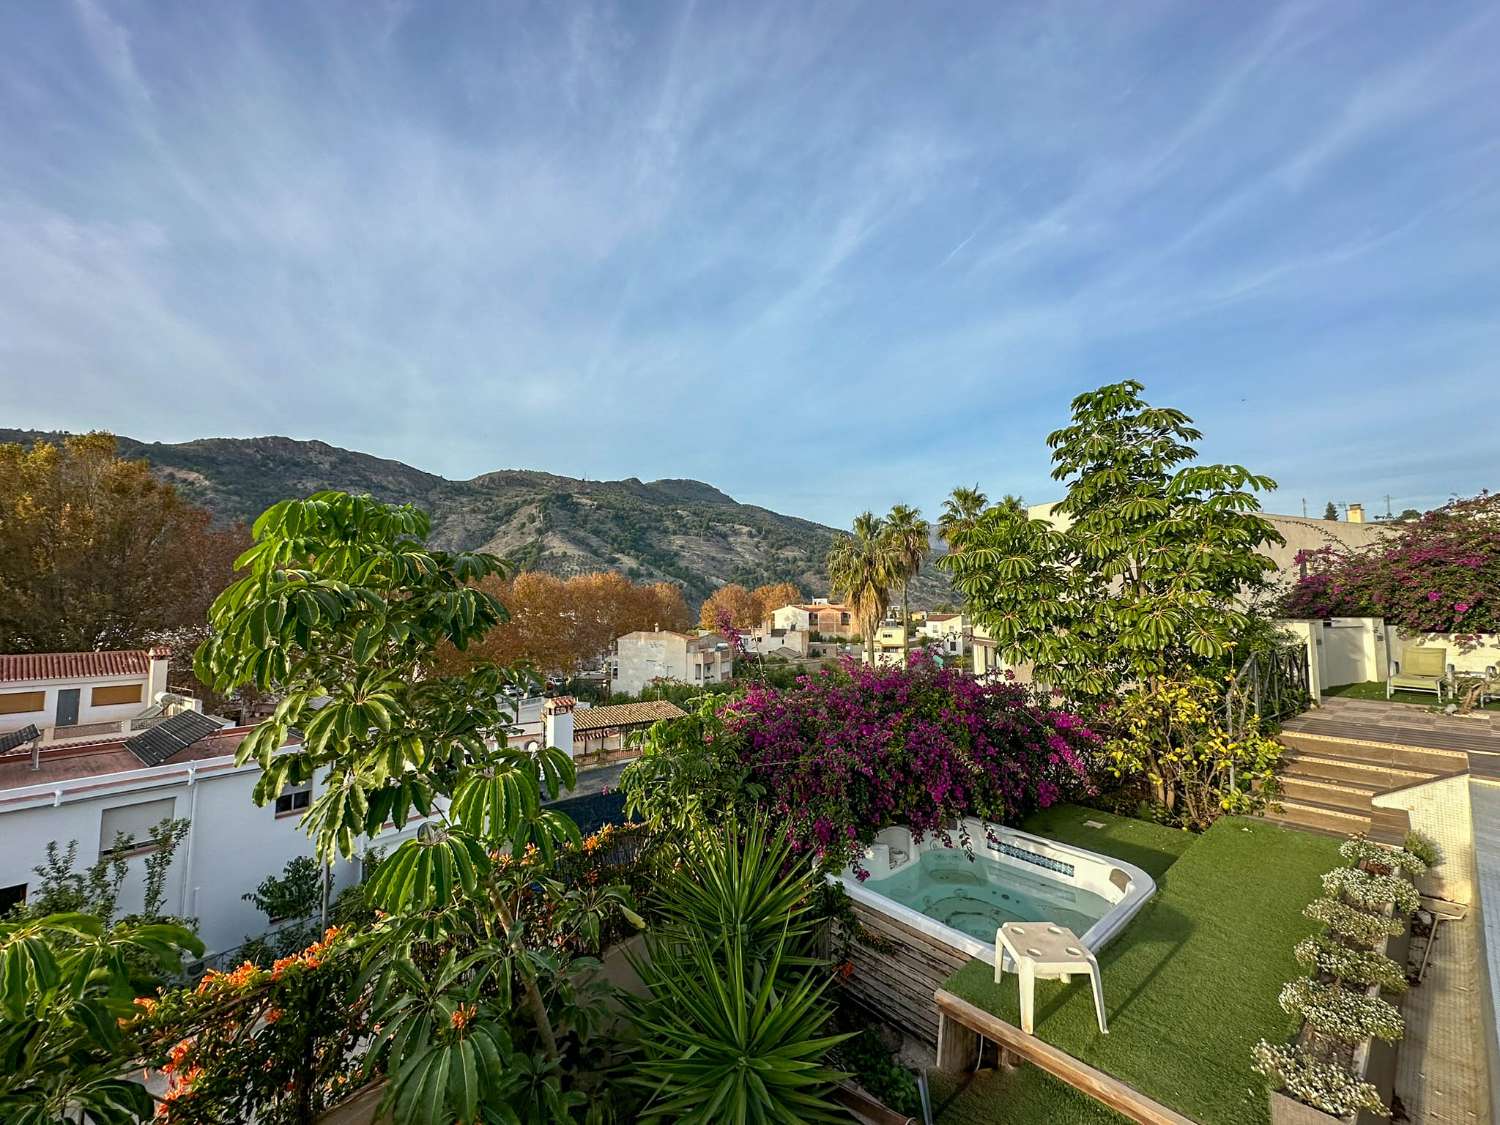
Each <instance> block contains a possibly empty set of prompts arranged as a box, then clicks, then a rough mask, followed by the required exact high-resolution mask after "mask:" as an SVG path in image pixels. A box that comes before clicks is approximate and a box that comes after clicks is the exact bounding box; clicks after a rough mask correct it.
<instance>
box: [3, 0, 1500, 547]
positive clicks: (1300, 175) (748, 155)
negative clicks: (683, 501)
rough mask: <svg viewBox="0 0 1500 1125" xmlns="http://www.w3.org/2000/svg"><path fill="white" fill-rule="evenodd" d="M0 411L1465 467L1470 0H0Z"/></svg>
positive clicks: (784, 455) (409, 454)
mask: <svg viewBox="0 0 1500 1125" xmlns="http://www.w3.org/2000/svg"><path fill="white" fill-rule="evenodd" d="M0 44H3V46H0V152H3V153H4V157H3V159H0V263H3V264H4V269H3V270H0V424H4V425H12V426H26V427H45V428H68V429H88V428H107V429H114V430H117V431H118V432H121V433H128V434H131V435H132V436H135V437H139V438H143V439H148V440H153V439H154V440H163V441H180V440H186V439H189V438H193V437H201V436H211V435H251V434H265V433H284V434H290V435H293V436H297V437H317V438H322V439H324V440H327V441H330V442H333V443H334V444H338V445H345V446H349V447H353V448H357V449H363V450H366V451H368V452H371V453H376V454H379V455H382V456H388V457H395V458H399V459H401V460H404V461H408V462H410V463H412V464H415V465H417V466H420V467H422V468H426V469H429V470H432V471H436V472H441V473H443V474H445V475H448V476H455V477H464V476H471V475H474V474H477V473H480V472H484V471H487V470H490V469H495V468H501V467H525V468H540V469H547V470H550V471H553V472H558V473H565V474H570V475H575V476H590V477H595V478H598V477H622V476H639V477H641V478H643V479H651V478H654V477H662V476H691V477H698V478H701V479H704V480H708V481H710V482H712V483H714V484H717V485H719V486H720V487H722V488H724V489H725V490H726V491H729V492H730V493H732V494H733V495H735V496H736V497H738V498H740V499H742V500H746V501H751V502H755V503H761V504H765V505H767V506H770V507H774V508H777V509H780V510H782V511H788V512H793V513H797V514H802V515H807V516H811V517H814V518H818V519H822V520H825V521H827V522H831V523H836V524H842V523H845V522H846V521H847V520H848V519H849V517H850V516H851V515H852V514H853V513H854V512H856V511H858V510H860V509H862V508H864V507H867V506H870V507H875V508H879V509H883V508H885V507H888V506H889V505H890V504H891V503H893V502H895V501H906V502H911V503H916V504H919V505H922V506H923V507H924V508H926V509H928V511H929V512H932V511H933V510H935V509H936V507H937V504H938V502H939V500H940V499H941V497H942V496H943V495H944V494H946V492H947V491H948V490H949V489H950V488H951V487H952V486H953V485H955V484H960V483H964V484H973V483H975V482H978V483H980V484H981V485H982V486H984V487H985V488H986V489H988V490H989V491H990V492H991V493H992V494H999V493H1002V492H1006V491H1011V492H1019V493H1021V494H1023V495H1025V496H1026V498H1027V499H1028V500H1032V501H1040V500H1045V499H1050V498H1052V497H1053V495H1054V493H1055V491H1056V488H1055V486H1054V485H1052V483H1051V482H1050V481H1049V480H1048V477H1047V472H1048V461H1047V451H1046V448H1045V445H1044V438H1045V435H1046V434H1047V432H1048V431H1050V430H1051V429H1053V428H1054V427H1056V426H1057V425H1059V424H1061V423H1062V422H1063V421H1064V419H1065V416H1066V406H1067V401H1068V400H1069V399H1070V398H1071V396H1072V395H1074V394H1076V393H1077V392H1078V391H1080V390H1082V389H1085V388H1087V387H1090V386H1095V385H1098V384H1100V383H1103V382H1109V381H1114V380H1116V379H1120V378H1125V377H1134V378H1138V379H1140V380H1142V381H1143V382H1145V383H1146V384H1147V388H1148V395H1149V397H1150V398H1151V399H1152V400H1153V401H1157V402H1160V403H1164V404H1171V405H1176V406H1179V407H1181V408H1183V409H1185V410H1187V411H1188V412H1189V413H1190V414H1192V415H1193V416H1194V417H1195V418H1196V419H1197V420H1198V422H1199V425H1200V428H1202V429H1203V430H1204V431H1205V434H1206V435H1207V438H1206V441H1205V444H1204V448H1203V451H1204V455H1205V456H1206V457H1208V458H1211V459H1214V460H1233V461H1240V462H1243V463H1245V464H1248V465H1249V466H1250V467H1251V468H1253V469H1255V470H1257V471H1261V472H1266V473H1269V474H1271V475H1272V476H1274V477H1276V478H1278V479H1279V480H1280V481H1281V483H1282V489H1281V491H1280V492H1279V493H1278V494H1277V495H1276V496H1274V497H1272V498H1271V500H1270V502H1269V504H1268V506H1269V507H1270V508H1271V509H1273V510H1277V511H1285V512H1299V511H1300V510H1301V503H1302V498H1303V497H1306V499H1307V502H1308V506H1309V508H1310V509H1312V510H1314V511H1315V512H1321V509H1322V507H1323V504H1324V502H1325V501H1327V500H1328V499H1335V500H1338V501H1351V500H1360V501H1363V502H1364V503H1365V504H1366V506H1367V508H1371V509H1376V510H1383V508H1384V504H1385V500H1384V497H1385V495H1386V494H1387V493H1389V494H1390V495H1391V496H1392V498H1393V501H1392V502H1393V504H1394V505H1395V507H1396V508H1397V509H1400V508H1402V507H1406V506H1408V505H1411V506H1417V507H1424V506H1428V505H1430V504H1433V503H1437V502H1441V501H1442V500H1443V499H1445V498H1446V497H1447V496H1448V494H1449V493H1450V492H1454V491H1457V492H1466V491H1474V490H1477V489H1478V488H1480V487H1483V486H1495V485H1497V484H1500V481H1497V479H1496V477H1495V476H1494V470H1495V467H1496V465H1497V463H1500V110H1497V106H1500V66H1497V65H1496V58H1497V57H1500V8H1497V7H1496V6H1495V5H1494V4H1492V3H1466V2H1464V0H1445V2H1444V3H1442V4H1420V5H1418V4H1407V3H1383V2H1377V0H1369V2H1367V3H1354V2H1348V3H1344V2H1332V3H1308V4H1273V3H1267V4H1205V3H1201V2H1189V3H1182V4H1166V3H1150V2H1131V3H1127V4H1120V3H1099V4H1083V3H1079V4H1040V3H1029V2H1028V3H1017V4H999V3H994V4H988V3H984V4H981V3H975V4H962V5H939V4H926V3H920V4H911V3H890V4H883V3H862V4H856V3H840V2H836V0H833V2H827V3H816V4H808V3H805V2H801V0H798V2H794V3H788V4H784V5H774V4H763V3H755V4H747V5H744V6H740V7H731V6H728V5H724V4H707V3H705V4H700V5H697V6H693V5H675V4H673V5H669V4H648V3H622V4H620V5H618V6H613V7H611V6H573V5H567V4H552V3H539V4H536V5H534V6H521V5H502V4H484V3H477V2H476V3H465V4H419V3H409V4H396V3H387V4H384V5H382V4H377V3H369V2H358V3H355V2H350V3H335V2H332V0H318V2H316V3H308V4H306V5H298V4H294V3H292V2H290V0H278V2H276V3H264V4H256V3H249V2H235V3H229V2H224V3H201V2H191V3H186V2H185V3H175V4H174V3H164V2H161V0H140V2H137V3H116V2H110V0H77V2H61V0H59V2H57V3H51V2H35V3H29V2H21V3H12V4H6V5H4V6H3V7H0Z"/></svg>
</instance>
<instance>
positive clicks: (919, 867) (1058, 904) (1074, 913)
mask: <svg viewBox="0 0 1500 1125" xmlns="http://www.w3.org/2000/svg"><path fill="white" fill-rule="evenodd" d="M878 885H879V893H880V894H882V895H884V896H885V897H886V898H888V899H891V900H893V901H895V902H898V903H900V904H901V905H903V906H907V907H910V908H911V909H912V910H915V911H917V912H918V913H919V914H925V915H926V916H927V917H929V918H933V919H936V920H937V921H939V922H941V923H943V925H945V926H951V927H952V928H953V929H955V930H958V931H959V932H960V933H964V934H968V935H969V936H970V937H973V938H977V939H979V940H980V941H985V942H993V941H994V940H995V931H996V930H997V929H998V928H999V927H1000V925H1001V923H1003V922H1036V921H1041V920H1046V921H1049V922H1056V923H1058V924H1060V925H1063V926H1066V927H1068V929H1070V930H1072V931H1073V932H1074V933H1075V934H1082V933H1085V932H1086V931H1087V930H1089V929H1090V928H1091V927H1092V926H1093V925H1094V923H1095V922H1097V921H1099V919H1101V918H1103V917H1104V916H1105V915H1106V914H1108V913H1109V912H1110V910H1111V909H1112V908H1113V905H1114V904H1113V903H1111V902H1110V901H1109V900H1107V899H1105V898H1104V897H1103V896H1102V895H1097V894H1094V893H1093V892H1092V891H1086V890H1083V889H1081V888H1078V887H1071V886H1068V885H1067V884H1066V883H1061V882H1059V881H1057V880H1056V879H1051V878H1044V877H1039V876H1036V875H1032V874H1031V873H1030V872H1028V871H1022V870H1018V869H1017V868H1016V867H1014V866H1012V865H1008V864H1002V863H998V862H996V861H995V860H992V859H990V858H989V857H987V856H986V855H984V854H982V853H978V852H976V854H975V855H974V857H973V858H972V859H971V858H970V857H969V856H968V855H967V854H966V853H965V852H964V851H963V850H961V849H958V848H952V849H948V848H944V849H941V850H934V851H924V852H922V853H921V854H920V855H918V856H917V857H916V859H915V861H914V862H911V863H908V864H907V865H906V866H905V867H904V868H903V869H901V870H899V871H897V872H895V873H894V874H892V875H891V876H889V877H888V878H885V879H882V880H880V882H879V884H878ZM872 889H873V888H872Z"/></svg>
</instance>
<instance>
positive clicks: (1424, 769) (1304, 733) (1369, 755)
mask: <svg viewBox="0 0 1500 1125" xmlns="http://www.w3.org/2000/svg"><path fill="white" fill-rule="evenodd" d="M1277 737H1278V738H1279V740H1280V741H1281V743H1282V745H1284V746H1290V747H1292V748H1293V749H1294V750H1305V751H1307V752H1308V753H1309V754H1317V755H1318V756H1320V757H1325V758H1341V759H1344V760H1346V761H1354V762H1361V763H1364V764H1367V765H1381V766H1390V767H1392V768H1395V769H1403V770H1413V771H1416V772H1418V773H1423V774H1428V775H1431V776H1436V775H1438V774H1451V773H1456V772H1460V771H1462V770H1464V769H1466V768H1467V767H1468V756H1467V755H1466V754H1464V753H1462V752H1461V751H1456V750H1437V749H1433V748H1432V747H1424V746H1406V745H1402V744H1399V743H1384V742H1370V741H1362V740H1359V739H1355V738H1351V737H1346V736H1342V735H1338V734H1333V733H1323V732H1320V731H1318V730H1317V729H1316V727H1315V726H1313V725H1311V724H1309V725H1307V726H1302V727H1298V728H1297V729H1295V730H1283V731H1282V732H1281V734H1280V735H1278V736H1277Z"/></svg>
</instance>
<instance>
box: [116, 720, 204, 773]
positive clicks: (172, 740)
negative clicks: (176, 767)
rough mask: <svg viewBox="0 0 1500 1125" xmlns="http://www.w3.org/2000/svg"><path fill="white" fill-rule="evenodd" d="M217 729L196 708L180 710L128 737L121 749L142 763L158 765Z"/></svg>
mask: <svg viewBox="0 0 1500 1125" xmlns="http://www.w3.org/2000/svg"><path fill="white" fill-rule="evenodd" d="M218 731H219V724H218V723H217V722H215V721H214V720H213V719H210V718H209V717H208V716H207V715H203V714H200V713H198V712H197V711H182V712H180V713H178V714H176V715H173V716H172V717H171V718H170V719H163V720H162V721H161V722H159V723H157V724H156V725H155V726H154V727H152V728H151V729H150V730H147V731H143V732H142V733H140V734H138V735H136V736H135V737H134V738H132V739H129V740H128V741H127V742H126V743H125V749H127V750H129V751H130V752H131V753H132V754H134V755H135V756H136V757H137V758H139V759H140V760H141V761H142V762H144V763H146V765H148V766H159V765H161V764H162V763H163V762H165V761H166V760H167V759H168V758H170V757H171V756H172V755H173V754H176V753H177V752H178V751H179V750H186V749H187V748H188V747H189V746H191V745H192V744H193V743H195V742H197V741H199V740H200V739H204V738H207V737H208V736H209V735H211V734H217V733H218Z"/></svg>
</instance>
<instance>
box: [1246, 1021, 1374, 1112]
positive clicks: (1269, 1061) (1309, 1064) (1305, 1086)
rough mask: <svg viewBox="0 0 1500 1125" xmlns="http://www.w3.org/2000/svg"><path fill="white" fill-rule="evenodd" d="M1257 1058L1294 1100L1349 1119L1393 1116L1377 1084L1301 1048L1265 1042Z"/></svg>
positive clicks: (1257, 1064)
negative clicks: (1358, 1114)
mask: <svg viewBox="0 0 1500 1125" xmlns="http://www.w3.org/2000/svg"><path fill="white" fill-rule="evenodd" d="M1253 1055H1254V1059H1255V1064H1254V1065H1255V1069H1256V1071H1257V1072H1258V1073H1260V1074H1264V1075H1265V1076H1266V1077H1267V1078H1269V1079H1270V1080H1271V1083H1272V1084H1273V1085H1274V1086H1276V1087H1277V1088H1278V1089H1281V1090H1285V1091H1286V1092H1287V1094H1288V1095H1290V1096H1291V1097H1294V1098H1296V1099H1297V1100H1298V1101H1300V1102H1305V1103H1307V1104H1308V1105H1310V1106H1313V1107H1315V1108H1317V1109H1321V1110H1322V1111H1323V1112H1324V1113H1329V1114H1332V1115H1333V1116H1334V1117H1348V1116H1350V1115H1351V1114H1353V1113H1355V1112H1357V1111H1359V1110H1362V1109H1366V1110H1369V1111H1370V1112H1371V1113H1374V1114H1378V1115H1379V1116H1381V1117H1389V1116H1390V1113H1391V1111H1390V1107H1389V1106H1387V1105H1386V1104H1385V1102H1383V1101H1382V1100H1381V1098H1380V1091H1379V1090H1377V1089H1375V1087H1374V1086H1373V1085H1371V1084H1370V1083H1369V1082H1366V1081H1364V1080H1363V1079H1360V1078H1356V1077H1354V1075H1352V1074H1350V1073H1349V1072H1348V1071H1346V1070H1345V1069H1344V1068H1343V1067H1341V1066H1337V1065H1335V1064H1333V1063H1330V1062H1326V1061H1324V1060H1323V1059H1320V1058H1317V1057H1315V1056H1313V1055H1310V1054H1308V1053H1307V1052H1305V1051H1303V1050H1302V1049H1301V1048H1298V1047H1284V1046H1272V1045H1271V1044H1270V1043H1267V1042H1266V1041H1265V1040H1264V1039H1262V1040H1261V1041H1260V1042H1259V1043H1257V1044H1256V1045H1255V1047H1254V1049H1253Z"/></svg>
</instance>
